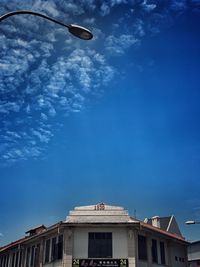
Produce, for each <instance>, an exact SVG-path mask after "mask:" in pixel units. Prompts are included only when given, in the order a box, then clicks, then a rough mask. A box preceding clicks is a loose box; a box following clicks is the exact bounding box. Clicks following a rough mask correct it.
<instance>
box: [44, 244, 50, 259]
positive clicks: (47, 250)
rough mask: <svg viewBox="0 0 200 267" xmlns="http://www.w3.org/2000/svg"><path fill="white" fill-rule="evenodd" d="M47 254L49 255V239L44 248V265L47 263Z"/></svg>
mask: <svg viewBox="0 0 200 267" xmlns="http://www.w3.org/2000/svg"><path fill="white" fill-rule="evenodd" d="M49 253H50V239H48V240H46V246H45V259H44V260H45V263H46V262H49Z"/></svg>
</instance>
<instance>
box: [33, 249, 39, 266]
mask: <svg viewBox="0 0 200 267" xmlns="http://www.w3.org/2000/svg"><path fill="white" fill-rule="evenodd" d="M34 258H35V259H34V267H39V266H40V244H37V246H35V257H34Z"/></svg>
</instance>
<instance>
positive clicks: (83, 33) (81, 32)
mask: <svg viewBox="0 0 200 267" xmlns="http://www.w3.org/2000/svg"><path fill="white" fill-rule="evenodd" d="M18 14H29V15H34V16H38V17H42V18H44V19H47V20H50V21H52V22H54V23H57V24H59V25H61V26H64V27H66V28H68V31H69V32H70V33H71V34H73V35H74V36H76V37H78V38H80V39H83V40H90V39H92V38H93V34H92V33H91V31H89V30H88V29H86V28H84V27H82V26H80V25H76V24H69V25H67V24H64V23H62V22H60V21H58V20H55V19H53V18H50V17H48V16H46V15H43V14H41V13H38V12H34V11H29V10H18V11H12V12H9V13H6V14H4V15H2V16H1V17H0V22H1V21H3V20H4V19H6V18H8V17H11V16H14V15H18Z"/></svg>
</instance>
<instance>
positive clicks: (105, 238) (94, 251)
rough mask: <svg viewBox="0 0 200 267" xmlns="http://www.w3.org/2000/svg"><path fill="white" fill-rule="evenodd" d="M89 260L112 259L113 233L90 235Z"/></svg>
mask: <svg viewBox="0 0 200 267" xmlns="http://www.w3.org/2000/svg"><path fill="white" fill-rule="evenodd" d="M88 258H112V233H102V232H97V233H88Z"/></svg>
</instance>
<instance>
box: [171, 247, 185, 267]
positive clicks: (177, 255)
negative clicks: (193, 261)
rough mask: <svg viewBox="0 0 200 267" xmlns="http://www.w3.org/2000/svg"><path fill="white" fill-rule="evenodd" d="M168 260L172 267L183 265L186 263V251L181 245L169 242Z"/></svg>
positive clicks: (181, 266) (183, 266) (182, 266)
mask: <svg viewBox="0 0 200 267" xmlns="http://www.w3.org/2000/svg"><path fill="white" fill-rule="evenodd" d="M169 246H170V247H169V249H170V261H171V266H172V267H185V266H188V265H187V251H186V248H185V249H184V248H183V246H182V245H180V244H178V243H175V242H170V243H169Z"/></svg>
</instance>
